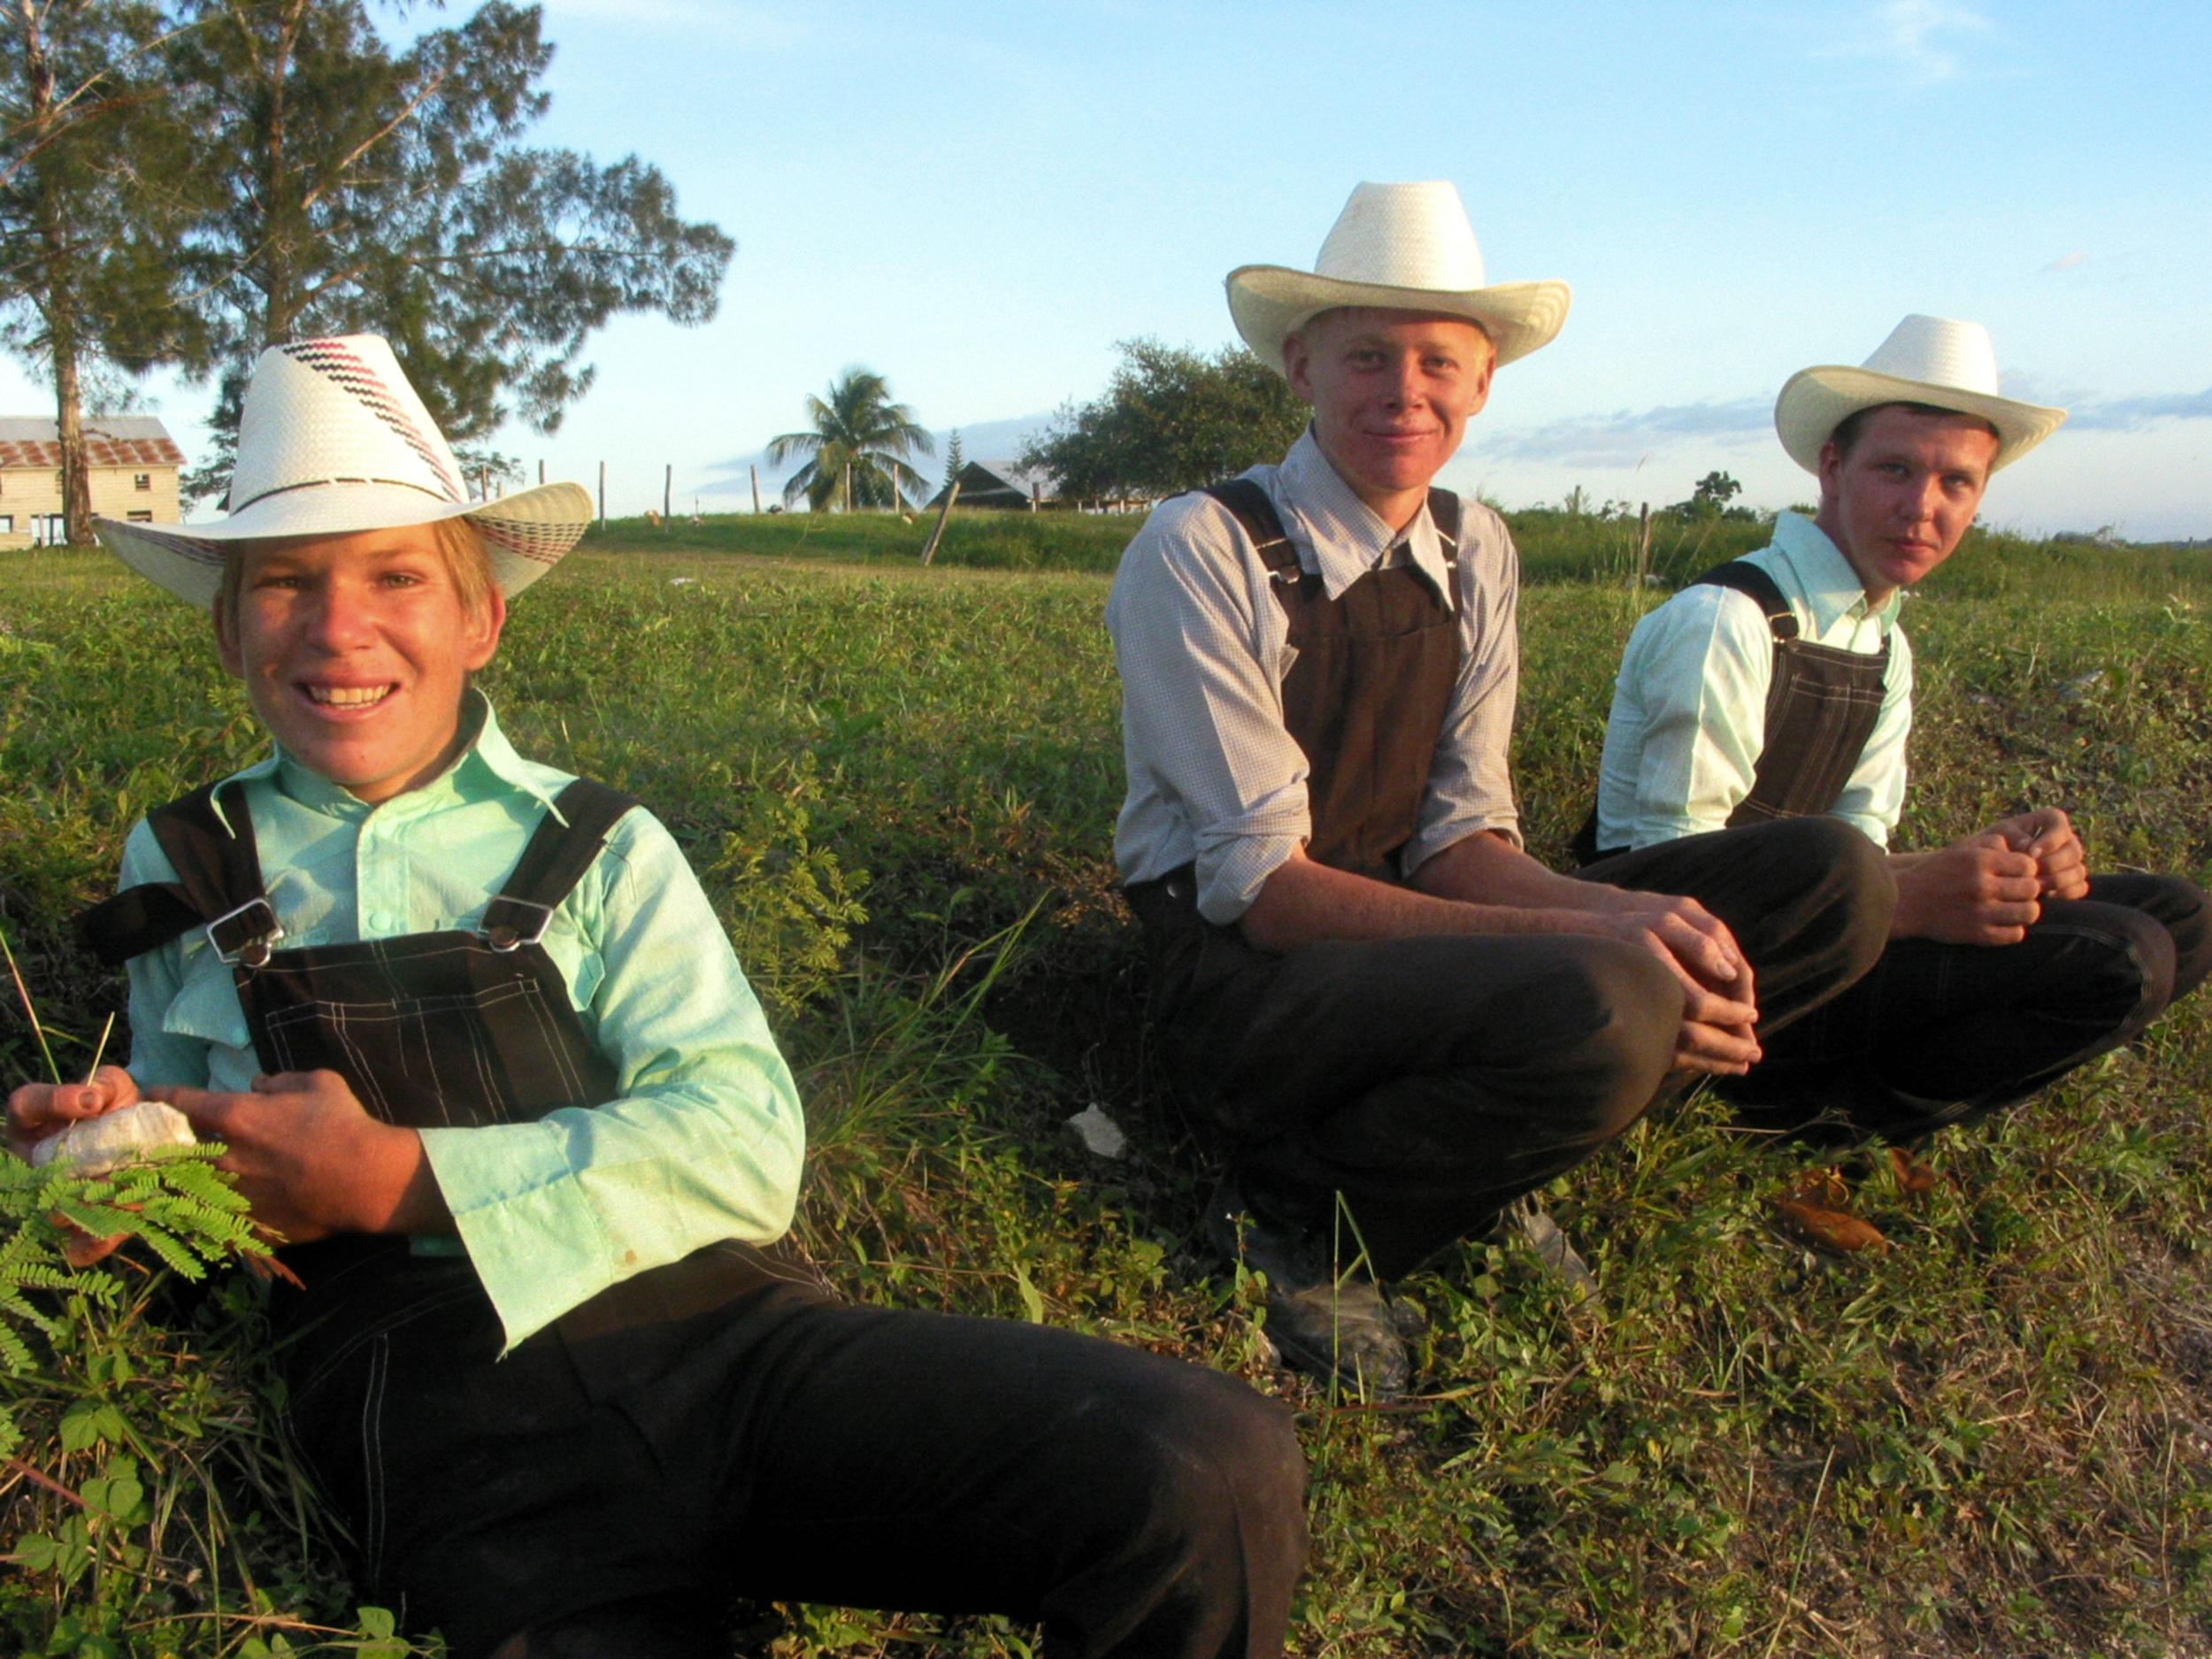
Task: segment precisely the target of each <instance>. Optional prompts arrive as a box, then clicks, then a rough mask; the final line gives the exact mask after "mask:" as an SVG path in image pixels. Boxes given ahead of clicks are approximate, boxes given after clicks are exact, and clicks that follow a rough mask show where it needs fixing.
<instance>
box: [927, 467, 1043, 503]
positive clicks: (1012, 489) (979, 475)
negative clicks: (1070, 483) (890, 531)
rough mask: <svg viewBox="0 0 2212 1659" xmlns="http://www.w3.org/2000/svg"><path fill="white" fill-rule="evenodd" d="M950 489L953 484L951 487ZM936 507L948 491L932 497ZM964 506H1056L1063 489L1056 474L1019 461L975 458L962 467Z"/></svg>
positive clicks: (961, 483)
mask: <svg viewBox="0 0 2212 1659" xmlns="http://www.w3.org/2000/svg"><path fill="white" fill-rule="evenodd" d="M947 488H950V486H947ZM929 504H930V505H931V506H933V507H941V506H943V505H944V504H945V492H944V490H942V489H941V490H939V491H938V492H937V493H936V494H935V495H932V496H931V497H930V498H929ZM960 504H961V505H962V506H963V507H1056V506H1058V505H1059V504H1060V488H1059V486H1058V485H1057V484H1056V483H1055V482H1054V481H1053V477H1052V474H1051V473H1049V472H1040V471H1038V470H1036V469H1035V468H1033V467H1025V466H1023V465H1021V464H1020V463H1018V462H1016V461H971V462H969V463H968V464H967V465H965V466H964V467H962V468H961V469H960Z"/></svg>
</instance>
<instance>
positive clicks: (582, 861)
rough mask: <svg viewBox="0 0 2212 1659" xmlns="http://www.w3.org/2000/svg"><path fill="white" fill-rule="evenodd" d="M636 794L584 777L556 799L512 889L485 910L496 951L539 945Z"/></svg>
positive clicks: (504, 890)
mask: <svg viewBox="0 0 2212 1659" xmlns="http://www.w3.org/2000/svg"><path fill="white" fill-rule="evenodd" d="M637 803H638V802H637V797H636V796H635V795H624V794H623V793H622V792H621V791H620V790H619V789H610V788H609V787H607V786H606V785H605V784H603V783H594V782H592V781H591V780H590V779H588V778H579V779H577V780H574V781H573V782H572V783H571V784H570V785H569V786H568V787H566V788H565V789H563V790H562V791H561V793H560V794H559V795H557V796H556V797H555V799H554V802H553V810H551V811H549V812H548V813H547V814H546V815H545V817H544V818H543V819H542V820H541V822H540V823H539V825H538V827H537V832H536V833H534V834H533V835H532V836H531V837H530V844H529V845H528V846H527V847H526V848H524V849H522V857H521V859H520V861H519V862H518V863H517V864H516V865H515V869H514V873H513V874H512V875H511V876H509V877H508V878H507V885H506V886H505V887H502V888H501V889H500V891H499V894H498V895H497V896H496V897H495V898H494V899H493V900H492V902H490V903H489V904H488V905H486V906H485V907H484V936H485V939H486V940H487V941H488V942H489V944H490V945H491V947H492V949H495V950H513V949H516V948H517V947H518V946H521V945H526V944H535V943H536V942H537V941H538V940H539V939H541V937H543V935H544V933H545V929H546V925H547V924H548V923H549V922H550V921H551V920H552V919H553V912H554V911H555V910H557V909H558V908H559V907H560V902H561V901H562V900H563V899H565V898H566V897H567V896H568V895H570V893H572V891H574V890H575V887H576V884H577V883H578V882H579V881H580V880H582V879H584V872H586V871H587V870H588V869H590V868H591V866H592V863H593V861H594V860H595V859H596V858H597V857H598V856H599V849H601V848H603V847H604V846H605V845H606V844H607V834H608V832H609V831H611V830H612V829H613V828H614V826H615V825H616V824H617V823H618V822H620V820H621V818H622V817H623V815H624V814H625V813H626V812H628V811H629V810H630V809H631V808H632V807H634V806H635V805H637Z"/></svg>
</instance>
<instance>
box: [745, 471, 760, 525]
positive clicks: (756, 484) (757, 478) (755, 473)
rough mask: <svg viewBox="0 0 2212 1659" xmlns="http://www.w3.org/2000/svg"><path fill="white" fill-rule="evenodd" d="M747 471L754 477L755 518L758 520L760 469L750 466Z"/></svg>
mask: <svg viewBox="0 0 2212 1659" xmlns="http://www.w3.org/2000/svg"><path fill="white" fill-rule="evenodd" d="M745 470H746V471H747V472H750V473H751V474H752V475H753V517H754V518H759V517H760V468H759V467H757V466H749V467H747V468H746V469H745Z"/></svg>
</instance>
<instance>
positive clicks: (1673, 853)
mask: <svg viewBox="0 0 2212 1659" xmlns="http://www.w3.org/2000/svg"><path fill="white" fill-rule="evenodd" d="M1586 874H1588V875H1589V876H1590V877H1591V878H1592V879H1599V880H1610V881H1615V882H1617V883H1618V884H1620V885H1623V886H1632V887H1643V888H1648V889H1651V890H1655V891H1666V892H1673V893H1692V894H1694V895H1695V896H1697V897H1698V898H1699V900H1700V901H1701V902H1702V903H1704V904H1705V905H1706V906H1707V907H1708V908H1709V909H1710V910H1713V911H1714V912H1715V913H1716V914H1717V915H1718V916H1720V917H1721V918H1722V919H1723V920H1724V921H1725V922H1727V923H1728V925H1729V926H1730V928H1731V929H1732V931H1733V932H1734V933H1736V935H1737V938H1738V940H1739V941H1740V943H1741V944H1742V945H1743V947H1744V949H1745V951H1746V954H1747V955H1748V956H1750V958H1751V961H1752V965H1753V968H1754V971H1755V974H1756V976H1757V981H1758V996H1759V1002H1760V1005H1761V1007H1762V1008H1763V1010H1765V1013H1764V1017H1763V1018H1762V1020H1761V1023H1760V1029H1761V1031H1762V1033H1764V1032H1766V1031H1767V1030H1769V1029H1770V1028H1772V1027H1777V1026H1784V1025H1788V1024H1789V1023H1790V1022H1791V1021H1793V1020H1796V1019H1800V1018H1802V1017H1803V1016H1804V1015H1805V1014H1806V1013H1807V1012H1808V1011H1809V1010H1811V1009H1813V1008H1815V1007H1816V1006H1817V1005H1818V1004H1819V1003H1820V1002H1822V1001H1824V1000H1825V999H1826V998H1828V997H1831V996H1833V995H1836V994H1837V993H1838V992H1839V991H1840V990H1841V989H1842V988H1843V987H1845V986H1847V985H1848V984H1849V983H1850V982H1851V981H1852V980H1853V979H1855V978H1857V977H1858V975H1860V974H1861V973H1863V972H1865V971H1866V969H1867V968H1868V967H1869V966H1870V964H1872V962H1873V961H1874V959H1875V957H1876V956H1878V954H1879V951H1880V949H1881V942H1882V940H1883V937H1884V936H1885V935H1886V933H1887V931H1888V926H1889V917H1890V911H1891V909H1892V907H1893V904H1894V902H1895V896H1896V895H1895V887H1894V886H1893V883H1892V882H1891V880H1890V878H1889V873H1888V871H1887V868H1886V865H1885V864H1884V863H1883V861H1882V858H1881V856H1880V854H1879V853H1878V851H1877V850H1876V849H1874V847H1873V845H1872V843H1870V841H1867V839H1866V838H1865V837H1864V836H1863V835H1861V834H1859V833H1858V832H1856V831H1855V830H1853V829H1851V828H1850V827H1849V826H1846V825H1843V824H1840V823H1839V822H1837V821H1835V820H1832V819H1824V818H1803V819H1792V820H1790V821H1788V822H1786V823H1779V824H1770V825H1762V826H1756V827H1754V828H1749V829H1742V830H1727V831H1723V832H1721V833H1717V834H1713V835H1705V836H1698V837H1694V838H1693V839H1691V840H1688V841H1678V842H1675V843H1672V844H1671V845H1670V846H1667V847H1663V848H1654V849H1650V850H1648V851H1646V852H1640V853H1628V854H1623V855H1621V856H1619V857H1617V858H1614V859H1609V860H1607V861H1606V862H1605V863H1603V864H1599V865H1595V866H1594V867H1593V868H1592V869H1591V870H1590V871H1588V872H1586ZM1189 880H1190V878H1189V877H1188V876H1187V874H1186V875H1181V876H1177V877H1170V878H1168V879H1166V880H1164V881H1161V882H1153V883H1147V884H1144V885H1143V886H1142V887H1138V888H1133V889H1132V890H1131V893H1130V901H1131V903H1132V905H1133V907H1134V908H1135V909H1136V910H1137V912H1138V914H1139V916H1140V918H1141V919H1142V920H1143V922H1144V924H1145V932H1146V937H1147V941H1148V947H1149V949H1150V950H1151V954H1152V958H1153V965H1154V979H1153V992H1152V998H1151V1008H1152V1013H1153V1018H1154V1021H1155V1024H1156V1026H1157V1027H1158V1028H1159V1030H1160V1031H1161V1033H1162V1037H1163V1044H1162V1053H1163V1058H1164V1062H1165V1064H1166V1067H1167V1070H1168V1071H1169V1073H1170V1076H1171V1080H1172V1081H1173V1082H1174V1083H1175V1085H1176V1087H1178V1089H1179V1092H1180V1093H1181V1094H1183V1095H1184V1096H1185V1097H1186V1098H1187V1100H1188V1101H1189V1102H1190V1103H1191V1105H1192V1107H1193V1109H1194V1110H1195V1111H1197V1112H1198V1113H1199V1114H1200V1115H1201V1116H1202V1117H1203V1118H1206V1119H1207V1120H1209V1121H1210V1122H1211V1123H1212V1124H1214V1125H1217V1127H1218V1128H1219V1129H1220V1130H1222V1131H1223V1132H1224V1133H1225V1136H1226V1138H1227V1140H1228V1141H1229V1149H1230V1160H1231V1167H1232V1171H1233V1174H1234V1175H1235V1177H1236V1179H1237V1180H1238V1182H1239V1184H1240V1187H1241V1189H1242V1192H1243V1195H1244V1197H1245V1199H1246V1201H1247V1202H1248V1203H1249V1204H1251V1205H1252V1207H1253V1208H1255V1209H1256V1210H1260V1211H1262V1212H1263V1213H1265V1214H1267V1215H1269V1216H1270V1217H1271V1218H1274V1219H1277V1220H1279V1221H1283V1222H1286V1223H1289V1224H1292V1225H1300V1226H1305V1227H1310V1228H1328V1227H1330V1226H1332V1225H1333V1223H1334V1222H1335V1220H1336V1219H1337V1217H1338V1210H1337V1203H1338V1200H1339V1197H1340V1198H1341V1202H1342V1205H1343V1210H1344V1211H1345V1212H1348V1217H1349V1219H1350V1222H1351V1223H1352V1224H1353V1225H1354V1226H1355V1227H1356V1232H1357V1237H1358V1239H1359V1240H1361V1241H1362V1242H1363V1243H1364V1245H1365V1247H1366V1248H1367V1251H1368V1253H1369V1256H1370V1259H1371V1263H1372V1264H1373V1266H1374V1268H1375V1270H1376V1271H1378V1272H1379V1274H1381V1275H1383V1276H1385V1277H1392V1276H1395V1275H1397V1274H1401V1273H1403V1272H1406V1271H1409V1270H1410V1269H1411V1268H1413V1267H1414V1266H1416V1265H1417V1264H1418V1263H1420V1262H1421V1261H1423V1260H1424V1259H1425V1258H1426V1257H1427V1256H1430V1255H1432V1254H1433V1253H1434V1252H1435V1251H1437V1250H1439V1249H1440V1248H1443V1247H1444V1246H1446V1245H1448V1244H1449V1243H1451V1242H1452V1241H1453V1240H1455V1239H1459V1238H1462V1237H1463V1236H1465V1235H1466V1234H1468V1233H1471V1232H1474V1231H1477V1230H1479V1229H1480V1228H1482V1227H1484V1226H1486V1225H1489V1224H1490V1222H1491V1221H1492V1220H1493V1218H1494V1217H1495V1216H1496V1214H1497V1212H1498V1210H1500V1209H1501V1208H1502V1207H1503V1206H1504V1205H1505V1204H1507V1203H1509V1202H1511V1201H1512V1200H1514V1199H1515V1198H1517V1197H1519V1196H1520V1195H1521V1194H1525V1193H1527V1192H1531V1191H1532V1190H1534V1189H1535V1188H1537V1187H1540V1186H1542V1185H1543V1184H1544V1183H1545V1182H1547V1181H1548V1180H1550V1179H1552V1178H1553V1177H1554V1176H1555V1175H1557V1174H1559V1173H1561V1172H1562V1171H1565V1170H1568V1169H1571V1168H1572V1167H1573V1166H1574V1165H1575V1164H1578V1163H1580V1162H1581V1161H1582V1160H1583V1159H1584V1158H1586V1157H1587V1156H1590V1154H1591V1153H1593V1152H1594V1151H1596V1150H1597V1148H1600V1147H1601V1146H1603V1145H1604V1144H1605V1143H1606V1142H1607V1141H1610V1140H1611V1139H1612V1138H1613V1137H1614V1136H1616V1135H1617V1134H1619V1133H1621V1132H1622V1131H1623V1130H1624V1129H1626V1128H1627V1127H1628V1126H1629V1125H1631V1124H1632V1123H1634V1122H1635V1120H1636V1119H1637V1118H1638V1117H1639V1116H1640V1115H1641V1114H1642V1112H1643V1110H1644V1109H1645V1107H1646V1106H1647V1105H1648V1104H1649V1103H1650V1101H1651V1099H1652V1096H1653V1095H1654V1094H1655V1093H1656V1092H1657V1090H1658V1088H1659V1086H1660V1084H1661V1082H1662V1080H1663V1079H1664V1078H1665V1076H1666V1074H1667V1071H1668V1070H1669V1068H1670V1067H1671V1064H1672V1061H1673V1055H1674V1048H1675V1038H1676V1033H1677V1032H1678V1029H1679V1026H1680V1023H1681V1011H1682V992H1681V988H1680V986H1679V983H1678V981H1677V980H1676V979H1675V977H1674V975H1673V973H1672V972H1671V971H1670V970H1669V969H1668V968H1667V966H1666V965H1665V964H1663V963H1662V962H1660V961H1659V960H1658V959H1657V957H1655V956H1653V955H1652V954H1651V953H1649V952H1647V951H1646V950H1644V949H1641V948H1640V947H1637V946H1632V945H1628V944H1624V943H1621V942H1618V941H1613V940H1609V939H1600V938H1596V937H1593V936H1578V935H1526V934H1510V935H1477V936H1471V937H1462V936H1447V935H1431V936H1423V937H1419V938H1412V939H1397V940H1386V941H1360V942H1339V941H1327V942H1322V943H1317V944H1311V945H1305V946H1302V947H1300V948H1299V949H1295V950H1293V951H1290V952H1288V953H1286V954H1284V955H1280V956H1276V955H1271V954H1269V953H1268V952H1265V951H1263V950H1260V949H1256V948H1255V947H1253V946H1252V945H1249V944H1248V943H1247V942H1246V941H1245V940H1244V938H1243V936H1242V934H1241V933H1240V932H1239V931H1238V930H1237V929H1236V928H1234V927H1217V926H1211V925H1210V924H1208V923H1206V922H1204V921H1203V920H1202V919H1201V918H1199V917H1198V915H1197V913H1196V910H1195V909H1194V902H1193V899H1192V895H1191V892H1190V888H1189ZM1178 883H1180V884H1181V886H1180V888H1179V889H1178V886H1177V884H1178ZM1345 1236H1346V1237H1347V1238H1349V1237H1350V1236H1351V1233H1350V1232H1349V1231H1348V1232H1347V1233H1346V1235H1345ZM1349 1254H1350V1252H1349V1250H1347V1251H1346V1255H1347V1256H1348V1255H1349Z"/></svg>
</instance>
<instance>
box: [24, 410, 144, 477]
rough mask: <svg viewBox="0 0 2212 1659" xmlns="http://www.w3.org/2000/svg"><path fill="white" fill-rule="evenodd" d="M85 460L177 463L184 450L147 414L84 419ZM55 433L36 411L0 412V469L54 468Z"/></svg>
mask: <svg viewBox="0 0 2212 1659" xmlns="http://www.w3.org/2000/svg"><path fill="white" fill-rule="evenodd" d="M84 438H85V459H86V462H87V464H88V465H92V466H182V465H184V451H183V450H181V449H179V448H177V445H176V440H175V439H173V438H172V437H171V436H170V435H169V429H168V428H167V427H165V426H163V425H162V424H161V421H160V419H159V418H158V417H157V416H153V415H111V416H108V417H106V418H104V419H88V420H87V421H86V422H85V423H84ZM59 465H61V437H60V434H59V430H58V427H57V426H55V424H54V422H53V421H52V420H50V419H46V418H44V417H42V416H38V415H0V467H39V468H48V467H57V466H59Z"/></svg>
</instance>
